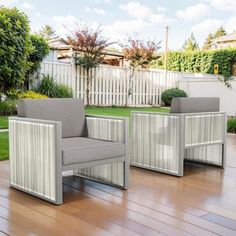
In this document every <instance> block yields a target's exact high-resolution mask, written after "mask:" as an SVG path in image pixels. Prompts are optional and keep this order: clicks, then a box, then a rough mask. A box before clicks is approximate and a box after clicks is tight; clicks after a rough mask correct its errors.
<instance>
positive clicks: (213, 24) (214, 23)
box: [190, 18, 223, 44]
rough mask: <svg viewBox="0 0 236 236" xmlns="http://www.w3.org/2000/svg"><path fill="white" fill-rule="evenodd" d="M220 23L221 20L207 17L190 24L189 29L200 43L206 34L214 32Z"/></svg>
mask: <svg viewBox="0 0 236 236" xmlns="http://www.w3.org/2000/svg"><path fill="white" fill-rule="evenodd" d="M222 24H223V22H222V21H221V20H216V19H210V18H209V19H206V20H204V21H202V22H200V23H198V24H196V25H194V26H192V27H191V29H190V30H191V32H193V33H194V35H195V36H196V38H197V40H198V42H199V43H200V44H202V43H203V41H204V40H205V38H206V37H207V36H208V34H209V33H213V32H215V31H216V29H217V28H219V27H220V26H221V25H222Z"/></svg>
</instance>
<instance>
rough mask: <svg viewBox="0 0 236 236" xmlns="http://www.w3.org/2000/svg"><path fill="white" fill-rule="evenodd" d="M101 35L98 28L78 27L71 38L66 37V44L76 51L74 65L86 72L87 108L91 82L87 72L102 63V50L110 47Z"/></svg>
mask: <svg viewBox="0 0 236 236" xmlns="http://www.w3.org/2000/svg"><path fill="white" fill-rule="evenodd" d="M101 34H102V30H100V29H99V28H98V29H96V30H94V29H91V28H88V27H79V28H78V30H76V31H75V32H74V33H72V35H71V36H68V37H67V41H68V43H69V44H70V45H72V46H73V48H74V50H75V51H76V53H75V54H74V60H75V65H79V66H82V67H83V68H85V70H86V74H87V76H86V84H87V89H86V97H87V105H88V106H89V105H90V85H91V80H92V77H91V76H90V73H89V72H90V70H91V69H92V68H96V67H97V66H98V65H99V63H101V62H102V60H103V57H104V54H103V51H104V49H105V48H107V47H108V46H109V45H111V43H109V42H108V39H106V38H104V37H102V35H101ZM76 73H77V69H76Z"/></svg>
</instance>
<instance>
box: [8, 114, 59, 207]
mask: <svg viewBox="0 0 236 236" xmlns="http://www.w3.org/2000/svg"><path fill="white" fill-rule="evenodd" d="M60 142H61V122H58V121H47V120H38V119H29V118H20V117H10V118H9V145H10V180H11V186H12V187H15V188H17V189H20V190H22V191H25V192H28V193H30V194H33V195H35V196H37V197H40V198H43V199H46V200H48V201H51V202H53V203H56V204H60V203H61V202H62V195H61V194H60V192H61V186H60V185H61V180H60V178H59V177H60V176H61V172H62V167H61V166H62V161H61V146H60V145H61V143H60ZM58 193H59V194H58Z"/></svg>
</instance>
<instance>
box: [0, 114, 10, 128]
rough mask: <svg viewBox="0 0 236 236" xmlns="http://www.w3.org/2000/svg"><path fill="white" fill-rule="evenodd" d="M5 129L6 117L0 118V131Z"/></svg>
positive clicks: (6, 125) (6, 126)
mask: <svg viewBox="0 0 236 236" xmlns="http://www.w3.org/2000/svg"><path fill="white" fill-rule="evenodd" d="M7 128H8V117H7V116H0V129H7Z"/></svg>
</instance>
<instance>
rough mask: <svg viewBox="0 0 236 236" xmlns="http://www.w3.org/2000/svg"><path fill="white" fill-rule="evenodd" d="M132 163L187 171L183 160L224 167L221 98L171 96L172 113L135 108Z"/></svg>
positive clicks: (167, 170) (179, 172) (175, 172)
mask: <svg viewBox="0 0 236 236" xmlns="http://www.w3.org/2000/svg"><path fill="white" fill-rule="evenodd" d="M131 127H132V128H131V130H132V145H131V146H132V148H131V165H133V166H137V167H142V168H146V169H151V170H156V171H159V172H164V173H168V174H171V175H177V176H183V175H184V160H185V161H190V162H195V163H198V164H210V165H214V166H219V167H222V168H223V167H224V165H225V156H226V155H225V152H226V114H225V113H224V112H220V111H219V98H206V97H189V98H174V99H172V103H171V109H170V113H153V112H152V113H151V112H133V113H132V119H131Z"/></svg>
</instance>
